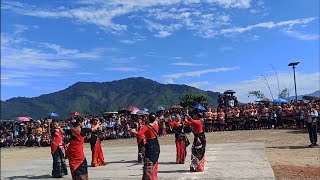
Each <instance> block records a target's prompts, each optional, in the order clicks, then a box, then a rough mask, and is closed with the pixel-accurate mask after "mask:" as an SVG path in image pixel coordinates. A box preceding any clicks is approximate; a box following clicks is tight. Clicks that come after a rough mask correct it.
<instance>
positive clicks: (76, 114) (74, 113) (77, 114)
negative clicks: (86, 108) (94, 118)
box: [70, 112, 82, 117]
mask: <svg viewBox="0 0 320 180" xmlns="http://www.w3.org/2000/svg"><path fill="white" fill-rule="evenodd" d="M70 115H71V116H79V117H81V116H82V115H81V114H80V113H79V112H72V113H70Z"/></svg>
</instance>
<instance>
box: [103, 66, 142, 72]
mask: <svg viewBox="0 0 320 180" xmlns="http://www.w3.org/2000/svg"><path fill="white" fill-rule="evenodd" d="M106 70H111V71H123V72H135V71H144V69H143V68H138V67H113V68H107V69H106Z"/></svg>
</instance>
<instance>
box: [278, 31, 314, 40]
mask: <svg viewBox="0 0 320 180" xmlns="http://www.w3.org/2000/svg"><path fill="white" fill-rule="evenodd" d="M283 32H284V33H285V34H287V35H288V36H291V37H294V38H297V39H300V40H305V41H312V40H318V39H319V35H318V34H305V33H300V32H298V31H292V30H284V31H283Z"/></svg>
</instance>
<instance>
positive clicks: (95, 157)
mask: <svg viewBox="0 0 320 180" xmlns="http://www.w3.org/2000/svg"><path fill="white" fill-rule="evenodd" d="M98 121H99V120H98V119H97V118H94V119H92V125H93V126H96V125H97V124H98ZM100 136H101V130H97V131H96V132H92V133H91V139H90V145H91V151H92V161H91V166H92V167H97V166H105V165H106V163H105V162H104V156H103V151H102V148H101V141H100Z"/></svg>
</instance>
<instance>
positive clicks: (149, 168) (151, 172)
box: [142, 158, 158, 180]
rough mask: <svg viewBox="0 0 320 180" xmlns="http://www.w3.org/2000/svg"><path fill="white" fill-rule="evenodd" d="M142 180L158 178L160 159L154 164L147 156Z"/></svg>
mask: <svg viewBox="0 0 320 180" xmlns="http://www.w3.org/2000/svg"><path fill="white" fill-rule="evenodd" d="M142 180H158V161H157V162H156V163H155V164H154V163H153V162H152V161H150V160H149V159H148V158H145V160H144V166H143V176H142Z"/></svg>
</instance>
